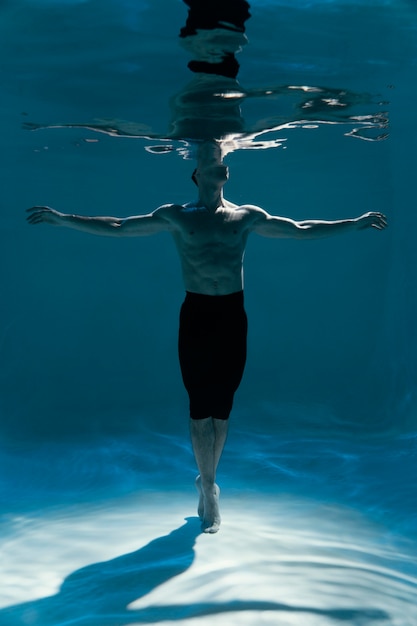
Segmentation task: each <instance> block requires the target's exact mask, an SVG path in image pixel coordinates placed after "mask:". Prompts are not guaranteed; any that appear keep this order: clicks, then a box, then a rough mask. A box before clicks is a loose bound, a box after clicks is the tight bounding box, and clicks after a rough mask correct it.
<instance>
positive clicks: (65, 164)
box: [0, 0, 417, 626]
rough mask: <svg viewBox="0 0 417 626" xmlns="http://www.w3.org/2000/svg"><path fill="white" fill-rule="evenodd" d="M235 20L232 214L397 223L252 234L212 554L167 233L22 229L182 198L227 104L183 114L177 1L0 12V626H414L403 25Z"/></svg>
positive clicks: (333, 19)
mask: <svg viewBox="0 0 417 626" xmlns="http://www.w3.org/2000/svg"><path fill="white" fill-rule="evenodd" d="M250 10H251V14H252V17H251V18H250V20H248V21H247V23H246V35H247V38H248V43H245V44H244V45H243V46H242V50H241V52H240V53H239V54H238V55H237V58H238V60H239V63H240V70H239V74H238V77H237V81H238V82H237V83H235V84H234V87H233V89H234V90H235V91H234V94H235V99H234V100H233V99H232V103H231V105H230V108H229V107H228V108H225V109H224V111H225V112H224V113H223V111H222V115H221V116H220V122H219V121H218V120H217V121H216V123H217V124H220V125H221V124H222V123H223V122H224V120H225V119H226V120H227V124H231V123H232V122H233V124H235V127H234V130H233V133H231V134H232V135H233V137H229V143H228V152H229V154H228V156H227V158H226V161H227V163H228V165H229V167H230V174H231V175H230V181H229V182H228V183H227V187H226V188H225V195H226V197H227V198H230V199H231V200H232V201H234V202H236V203H243V202H247V203H253V204H257V205H259V206H261V207H264V208H265V209H267V210H268V211H270V212H271V213H276V214H279V215H285V216H288V217H291V218H294V219H307V218H321V219H339V218H345V217H355V216H357V215H360V214H361V213H363V212H365V211H368V210H378V211H382V212H384V213H385V214H386V215H387V217H388V221H389V227H388V228H387V229H386V230H385V231H384V232H376V231H375V232H374V231H372V232H371V231H364V232H360V233H357V234H356V233H355V234H351V235H346V236H343V237H339V238H334V239H326V240H319V241H307V242H301V241H289V240H285V241H277V240H268V239H263V238H261V237H256V236H255V235H254V236H253V238H252V240H250V241H249V244H248V248H247V253H246V258H245V303H246V309H247V313H248V318H249V340H248V341H249V346H248V348H249V351H248V362H247V366H246V371H245V375H244V379H243V381H242V384H241V387H240V389H239V392H238V394H237V396H236V400H235V407H234V410H233V414H232V417H231V422H230V436H229V439H228V442H227V446H226V449H225V453H224V457H223V459H222V462H221V466H220V468H219V475H218V481H219V483H220V486H221V488H222V499H221V502H222V517H223V522H222V527H221V530H220V532H219V533H218V534H217V535H214V536H210V537H208V536H206V535H201V534H200V530H199V524H198V523H197V520H196V517H194V516H195V514H196V495H195V494H194V487H193V480H194V476H195V464H194V460H193V456H192V452H191V448H190V444H189V439H188V417H187V409H188V407H187V397H186V394H185V391H184V389H183V387H182V382H181V376H180V371H179V366H178V362H177V352H176V349H177V348H176V342H177V327H178V310H179V307H180V305H181V302H182V299H183V286H182V283H181V277H180V268H179V262H178V260H177V258H176V253H175V249H174V246H173V244H172V241H171V240H170V238H169V236H164V235H158V236H156V237H149V238H141V239H140V240H139V239H125V240H122V239H120V240H118V239H111V238H109V239H106V238H99V237H97V238H96V237H92V236H89V235H85V234H82V233H77V232H74V231H72V232H71V231H67V230H64V229H55V230H54V229H52V228H50V227H47V226H38V227H36V228H34V227H32V226H29V225H28V224H27V223H26V222H25V215H24V210H25V209H26V208H27V207H30V206H32V205H36V204H42V205H49V206H52V207H55V208H56V209H58V210H61V211H63V212H69V213H81V214H84V215H89V214H94V215H120V216H124V215H129V214H138V213H144V212H147V211H150V210H152V209H154V208H156V207H157V206H159V205H160V204H162V203H164V202H178V203H183V202H186V201H188V200H190V199H192V198H193V197H194V195H195V191H194V186H193V183H192V182H191V180H190V175H191V172H192V170H193V167H194V162H193V140H198V138H199V137H198V135H199V133H200V132H203V134H204V132H205V131H206V130H207V128H208V127H209V124H208V123H207V125H206V126H205V127H204V129H205V130H204V131H201V128H202V125H201V118H200V117H199V115H200V114H201V115H203V117H204V115H208V114H211V113H210V112H211V111H213V110H218V109H216V107H214V109H207V110H209V113H207V110H206V109H205V110H204V111H203V113H201V111H202V108H201V107H202V106H203V104H204V103H206V94H207V92H206V91H204V90H203V91H202V90H201V89H200V87H201V83H198V84H196V82H195V81H193V79H194V78H195V76H196V75H194V74H192V72H190V70H189V69H188V68H187V63H188V61H189V58H190V57H189V52H187V50H186V49H185V48H184V47H181V46H180V41H179V37H178V34H179V31H180V29H181V28H182V27H183V26H184V23H185V19H186V16H187V8H186V6H185V4H184V3H183V2H181V1H180V0H177V1H169V0H158V1H154V2H144V1H142V0H138V1H135V2H133V1H132V0H117V1H116V0H101V1H100V2H99V1H98V0H96V1H93V0H72V1H71V0H65V1H64V0H55V1H53V0H13V2H12V1H9V2H7V1H6V2H2V3H0V17H1V19H0V48H1V58H2V64H1V69H0V72H1V77H2V98H1V101H0V110H1V116H2V117H1V119H2V151H1V159H2V168H1V169H2V173H3V177H2V180H3V185H2V190H3V193H2V201H1V209H2V222H1V227H0V228H1V237H2V242H1V246H0V255H1V265H0V273H1V285H2V298H1V301H0V316H1V325H0V354H1V362H0V363H1V364H0V412H1V421H0V442H1V448H0V498H1V519H0V529H1V558H0V625H1V626H3V625H4V626H6V625H7V626H18V625H19V624H22V625H23V624H34V625H36V626H61V625H63V624H69V623H74V624H83V625H87V624H88V626H104V625H112V626H118V625H121V624H147V623H149V624H150V623H160V624H165V623H170V622H172V621H175V622H177V623H179V624H190V625H193V624H195V623H198V624H199V625H204V624H206V623H207V624H210V625H215V624H221V625H223V624H224V625H227V626H234V625H235V624H236V625H237V624H239V626H242V625H246V624H248V625H251V626H255V625H256V626H258V624H271V625H274V626H275V625H278V626H281V625H282V626H292V625H296V626H299V625H302V626H316V625H317V626H323V625H324V626H327V625H335V624H339V623H348V624H353V625H355V626H365V625H366V626H368V625H370V624H372V626H380V625H384V626H386V625H390V626H414V624H417V609H416V606H415V604H416V603H415V597H416V588H417V550H416V547H417V505H416V503H417V488H416V437H417V410H416V409H417V406H416V405H417V402H416V380H417V376H416V374H417V371H416V370H417V367H416V355H417V341H416V332H415V319H416V313H417V306H416V304H417V302H416V291H415V278H416V276H415V273H416V271H415V267H416V261H417V258H416V251H415V246H414V232H415V228H416V214H415V211H414V210H413V205H414V204H415V202H414V196H415V194H414V177H415V169H416V157H415V154H416V137H415V133H414V131H413V128H414V108H413V104H414V102H415V100H416V95H417V94H416V84H415V72H416V62H417V39H416V37H417V7H416V6H415V4H414V2H412V1H411V0H410V1H407V0H395V1H394V0H391V1H389V0H367V1H361V2H359V0H358V1H355V0H345V1H342V0H337V1H336V0H335V1H330V0H328V1H324V0H322V1H320V0H309V1H308V2H307V1H306V0H294V2H285V1H284V0H280V1H274V2H272V1H270V2H269V1H267V0H265V1H261V0H253V2H251V9H250ZM197 78H198V75H197ZM226 82H227V81H226ZM226 82H223V83H222V85H220V86H222V89H223V88H224V89H228V90H229V92H230V89H231V84H232V83H231V82H230V81H229V82H228V83H227V85H226ZM205 84H206V83H205ZM293 87H297V89H293ZM301 87H308V88H309V90H302V89H301ZM313 88H314V89H315V90H317V89H319V91H314V89H313ZM312 89H313V90H312ZM185 96H187V97H185ZM190 99H191V100H190ZM193 99H194V100H193ZM324 100H325V101H326V102H324ZM190 101H193V102H197V106H196V107H194V109H193V110H194V111H196V113H195V119H194V122H195V123H193V125H192V128H193V130H192V132H191V131H189V127H187V128H188V130H187V132H188V134H187V136H186V137H185V136H184V133H183V132H182V131H183V129H184V125H183V123H184V118H183V117H181V116H182V115H183V113H184V109H183V108H182V107H183V106H184V103H185V104H186V106H187V107H188V103H189V102H190ZM226 105H228V102H227V101H226V100H225V106H226ZM216 106H217V104H216ZM236 107H237V108H236ZM186 110H187V112H188V113H189V109H186ZM195 120H197V121H195ZM174 122H176V124H177V126H175V124H173V123H174ZM180 122H181V124H182V126H181V124H180ZM188 123H189V120H188ZM211 123H212V124H214V123H215V122H214V121H213V120H212V121H211ZM175 129H176V130H175ZM178 129H180V130H178ZM191 135H192V136H191Z"/></svg>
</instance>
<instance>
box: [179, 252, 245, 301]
mask: <svg viewBox="0 0 417 626" xmlns="http://www.w3.org/2000/svg"><path fill="white" fill-rule="evenodd" d="M178 251H179V253H180V258H181V266H182V274H183V280H184V286H185V289H186V291H191V292H193V293H200V294H205V295H209V296H225V295H228V294H230V293H235V292H236V291H241V290H242V289H243V271H242V262H243V251H242V250H241V247H240V246H239V248H238V249H236V247H235V246H233V248H228V246H225V245H221V244H216V243H213V244H211V245H210V246H207V245H206V246H202V247H200V248H198V249H196V248H195V246H181V249H179V250H178Z"/></svg>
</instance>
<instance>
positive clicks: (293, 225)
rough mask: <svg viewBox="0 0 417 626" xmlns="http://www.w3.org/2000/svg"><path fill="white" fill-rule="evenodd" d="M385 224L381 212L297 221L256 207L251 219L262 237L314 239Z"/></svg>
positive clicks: (254, 228) (380, 228)
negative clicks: (341, 218)
mask: <svg viewBox="0 0 417 626" xmlns="http://www.w3.org/2000/svg"><path fill="white" fill-rule="evenodd" d="M386 226H387V218H386V217H385V215H383V214H382V213H376V212H369V213H364V214H363V215H361V216H359V217H356V218H353V219H347V220H334V221H327V220H304V221H301V222H297V221H295V220H291V219H289V218H285V217H278V216H275V215H269V213H267V212H266V211H263V210H262V209H258V210H257V211H256V216H255V219H254V221H253V226H252V230H253V232H255V233H258V234H259V235H263V236H264V237H281V238H295V239H316V238H320V237H328V236H331V235H337V234H339V233H346V232H350V231H354V230H363V229H364V228H376V229H377V230H383V229H384V228H385V227H386Z"/></svg>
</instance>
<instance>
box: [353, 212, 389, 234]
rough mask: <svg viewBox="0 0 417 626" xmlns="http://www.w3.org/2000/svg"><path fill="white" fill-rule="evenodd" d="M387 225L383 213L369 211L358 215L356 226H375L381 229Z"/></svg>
mask: <svg viewBox="0 0 417 626" xmlns="http://www.w3.org/2000/svg"><path fill="white" fill-rule="evenodd" d="M387 225H388V222H387V218H386V217H385V215H384V214H383V213H376V212H375V211H370V212H369V213H364V214H363V215H361V216H360V217H358V228H360V229H362V228H376V229H377V230H383V229H384V228H385V227H386V226H387Z"/></svg>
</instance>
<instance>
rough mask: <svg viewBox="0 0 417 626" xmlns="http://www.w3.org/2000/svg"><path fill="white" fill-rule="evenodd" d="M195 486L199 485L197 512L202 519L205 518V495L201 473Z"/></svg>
mask: <svg viewBox="0 0 417 626" xmlns="http://www.w3.org/2000/svg"><path fill="white" fill-rule="evenodd" d="M195 486H196V487H197V491H198V494H199V499H198V507H197V513H198V517H199V518H200V519H201V520H203V518H204V496H203V490H202V488H201V476H200V474H199V475H198V476H197V478H196V479H195Z"/></svg>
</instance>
